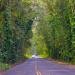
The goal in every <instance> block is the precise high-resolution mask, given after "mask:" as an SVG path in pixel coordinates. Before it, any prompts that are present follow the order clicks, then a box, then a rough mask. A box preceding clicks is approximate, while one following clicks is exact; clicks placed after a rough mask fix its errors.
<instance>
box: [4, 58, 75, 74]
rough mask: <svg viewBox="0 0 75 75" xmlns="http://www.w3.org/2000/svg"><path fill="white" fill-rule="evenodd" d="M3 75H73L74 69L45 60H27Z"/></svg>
mask: <svg viewBox="0 0 75 75" xmlns="http://www.w3.org/2000/svg"><path fill="white" fill-rule="evenodd" d="M3 75H75V69H74V68H69V67H66V66H65V65H61V64H57V63H53V62H52V61H48V60H46V59H29V60H27V61H26V62H25V63H23V64H20V65H17V66H16V67H14V68H12V69H10V70H8V71H7V72H5V73H4V74H3Z"/></svg>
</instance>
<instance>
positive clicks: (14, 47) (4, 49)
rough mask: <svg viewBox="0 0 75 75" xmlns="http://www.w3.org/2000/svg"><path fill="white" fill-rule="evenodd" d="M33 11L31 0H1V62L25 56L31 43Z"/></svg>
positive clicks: (9, 61)
mask: <svg viewBox="0 0 75 75" xmlns="http://www.w3.org/2000/svg"><path fill="white" fill-rule="evenodd" d="M33 13H34V12H33V11H32V8H31V0H28V1H27V0H0V62H4V63H15V62H17V61H20V60H21V59H22V58H23V57H24V54H25V53H26V48H28V47H29V46H30V45H31V44H30V38H31V37H32V31H31V28H32V23H33V20H32V19H33V18H34V16H33Z"/></svg>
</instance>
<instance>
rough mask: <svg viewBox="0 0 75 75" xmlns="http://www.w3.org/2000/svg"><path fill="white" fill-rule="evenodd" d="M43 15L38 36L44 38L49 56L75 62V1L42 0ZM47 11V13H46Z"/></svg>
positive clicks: (38, 26)
mask: <svg viewBox="0 0 75 75" xmlns="http://www.w3.org/2000/svg"><path fill="white" fill-rule="evenodd" d="M41 1H42V2H43V8H44V9H43V8H42V9H43V10H42V11H43V13H41V14H43V15H42V16H41V17H40V21H39V22H40V23H39V24H38V25H37V31H38V34H40V35H42V36H43V37H44V40H45V43H46V46H47V48H48V53H47V54H48V56H49V57H52V58H54V59H60V60H65V61H69V62H70V61H72V62H74V61H75V22H74V19H75V1H74V0H64V1H63V0H41ZM45 11H46V12H45ZM39 14H40V13H39Z"/></svg>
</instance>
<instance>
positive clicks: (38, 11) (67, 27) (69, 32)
mask: <svg viewBox="0 0 75 75" xmlns="http://www.w3.org/2000/svg"><path fill="white" fill-rule="evenodd" d="M28 53H30V54H34V53H35V54H37V55H40V56H45V57H50V58H54V59H59V60H63V61H68V62H75V1H74V0H0V61H1V62H6V63H15V62H17V61H19V60H21V59H22V58H23V57H24V56H26V54H28Z"/></svg>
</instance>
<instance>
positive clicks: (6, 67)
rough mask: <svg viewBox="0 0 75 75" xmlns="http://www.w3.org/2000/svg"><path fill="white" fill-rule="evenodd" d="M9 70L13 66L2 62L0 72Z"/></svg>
mask: <svg viewBox="0 0 75 75" xmlns="http://www.w3.org/2000/svg"><path fill="white" fill-rule="evenodd" d="M9 68H11V65H9V64H5V63H1V62H0V71H5V70H7V69H9Z"/></svg>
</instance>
